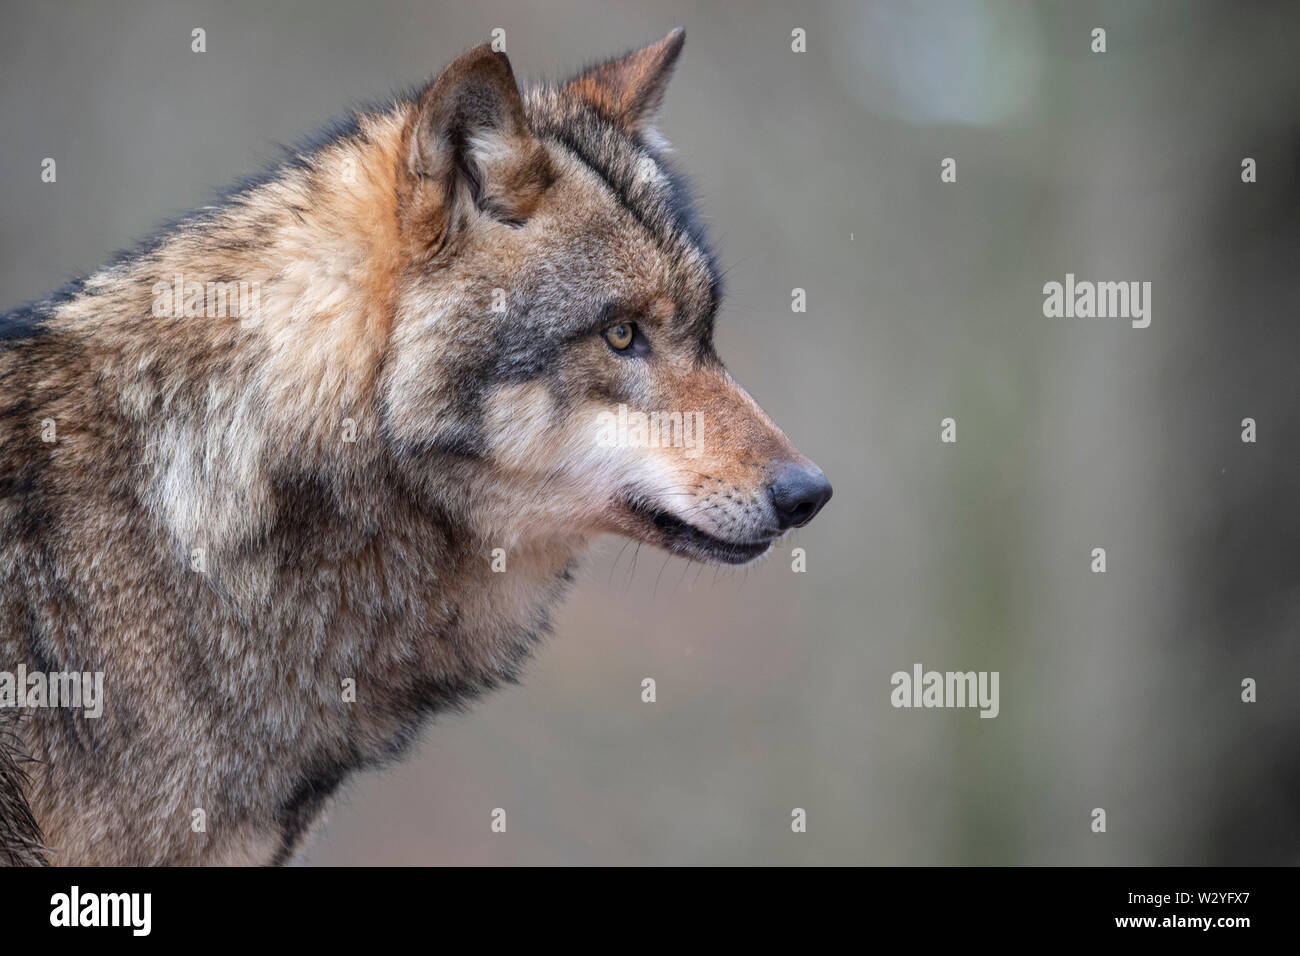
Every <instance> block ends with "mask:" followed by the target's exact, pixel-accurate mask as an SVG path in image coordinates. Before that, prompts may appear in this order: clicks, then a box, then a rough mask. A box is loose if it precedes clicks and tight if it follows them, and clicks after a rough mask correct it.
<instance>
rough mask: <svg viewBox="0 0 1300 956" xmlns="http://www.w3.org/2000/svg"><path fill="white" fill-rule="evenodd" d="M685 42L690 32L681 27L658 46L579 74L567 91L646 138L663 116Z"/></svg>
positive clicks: (572, 80) (566, 85)
mask: <svg viewBox="0 0 1300 956" xmlns="http://www.w3.org/2000/svg"><path fill="white" fill-rule="evenodd" d="M685 42H686V31H685V30H683V29H681V28H680V27H679V28H677V29H676V30H674V31H673V32H672V33H670V34H668V36H666V37H664V38H663V39H662V40H660V41H659V42H658V43H652V44H651V45H650V46H648V47H644V48H642V49H640V50H637V51H636V52H635V53H629V54H628V55H627V56H623V57H619V58H618V59H615V60H608V61H606V62H604V63H601V64H599V65H598V66H593V67H592V68H591V69H589V70H586V71H584V72H582V73H580V74H578V75H577V76H575V77H574V78H573V79H571V80H570V81H569V82H568V83H567V84H565V89H566V90H568V91H569V92H572V93H576V94H577V95H578V96H580V97H582V99H584V100H586V101H587V102H588V103H589V104H591V106H593V107H594V108H595V110H596V112H598V113H600V114H601V115H602V116H604V117H605V118H606V119H607V120H609V121H611V122H613V123H615V124H617V125H619V126H621V127H623V129H625V130H627V131H628V132H629V133H631V134H633V135H634V136H639V135H642V134H645V133H647V132H649V131H650V127H651V124H653V123H654V119H655V114H656V113H658V112H659V105H660V104H661V103H662V102H663V99H664V90H665V89H666V88H667V86H668V78H669V77H670V76H672V75H673V67H674V66H675V65H676V64H677V57H678V56H679V55H680V54H681V52H682V45H683V44H684V43H685Z"/></svg>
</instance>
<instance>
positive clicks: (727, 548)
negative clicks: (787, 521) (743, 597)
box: [628, 501, 773, 564]
mask: <svg viewBox="0 0 1300 956" xmlns="http://www.w3.org/2000/svg"><path fill="white" fill-rule="evenodd" d="M628 508H629V509H631V511H632V512H633V513H634V514H636V515H638V516H640V517H642V518H644V519H645V520H646V521H648V522H650V523H651V524H653V525H654V526H655V528H657V529H658V530H659V532H660V534H662V535H663V544H664V546H665V547H667V548H668V550H670V551H672V552H674V553H675V554H680V555H682V556H683V557H687V558H696V559H698V560H703V561H719V562H721V563H723V564H744V563H746V562H747V561H753V560H754V559H755V558H757V557H759V556H760V555H763V554H766V553H767V550H768V548H770V547H771V546H772V540H773V539H772V538H763V539H762V540H760V541H727V540H725V539H723V538H716V537H714V536H713V535H711V534H709V533H708V532H705V531H701V530H700V529H699V528H697V527H695V526H694V525H693V524H690V523H688V522H686V521H683V520H682V519H681V518H678V517H677V516H676V515H674V514H670V513H669V512H667V511H662V510H660V509H658V508H652V507H649V506H647V505H643V504H641V503H639V502H631V501H630V502H628Z"/></svg>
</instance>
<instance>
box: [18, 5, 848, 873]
mask: <svg viewBox="0 0 1300 956" xmlns="http://www.w3.org/2000/svg"><path fill="white" fill-rule="evenodd" d="M683 42H684V34H683V33H682V31H680V30H677V31H674V32H672V33H670V34H669V35H668V36H667V37H665V38H664V39H663V40H661V41H659V42H657V43H655V44H652V45H650V46H647V47H644V48H642V49H638V50H635V51H634V52H632V53H629V54H627V55H625V56H622V57H618V58H615V59H611V60H608V61H606V62H603V63H600V64H598V65H596V66H593V67H591V68H589V69H585V70H583V71H582V72H580V73H579V74H578V75H577V76H575V77H573V78H572V79H570V80H568V81H566V82H559V83H538V84H534V85H531V86H529V87H527V88H526V89H525V90H524V91H522V92H521V89H520V86H519V84H518V82H517V81H516V79H515V77H514V74H513V71H512V69H511V66H510V63H509V60H508V59H507V57H506V56H505V54H504V53H500V52H495V51H493V50H492V49H491V48H490V47H489V46H486V45H485V46H480V47H478V48H475V49H472V50H470V51H469V52H467V53H465V54H463V55H462V56H460V57H459V58H458V59H456V60H455V61H454V62H452V63H451V64H450V65H449V66H448V67H446V68H445V70H443V72H442V73H440V74H439V75H438V76H437V77H436V78H435V79H434V80H432V81H431V82H429V83H427V84H425V85H424V86H422V87H419V88H417V89H415V90H413V91H411V92H410V93H409V94H407V95H401V96H398V97H396V98H394V99H393V100H392V101H390V102H388V103H385V104H382V105H380V106H374V107H366V108H362V109H356V110H354V111H352V113H351V114H349V116H348V118H347V119H346V120H345V121H343V122H341V123H339V124H336V125H335V126H334V127H332V128H331V129H330V130H328V131H327V132H326V133H325V134H323V135H321V136H319V137H317V138H316V139H315V140H313V141H312V142H310V143H309V144H306V145H303V146H301V147H299V148H297V149H294V150H290V151H289V152H288V153H287V154H286V156H285V158H284V159H283V160H282V161H280V162H279V163H277V164H276V165H274V166H273V167H272V168H271V169H270V170H268V171H267V172H266V173H265V174H264V175H262V176H260V177H258V178H257V179H254V180H250V181H246V182H244V183H241V184H240V185H239V186H237V187H236V188H235V189H234V190H233V191H231V192H230V193H228V194H227V195H226V196H225V197H224V198H223V199H222V200H221V201H220V202H219V203H217V204H216V205H214V206H211V207H205V208H204V209H202V210H200V211H199V212H197V213H195V214H193V215H191V216H189V217H186V218H185V219H183V220H181V221H180V222H178V223H176V224H175V225H173V226H172V227H170V228H168V229H166V230H165V231H163V232H162V233H161V234H160V235H159V236H157V237H156V238H154V239H153V240H150V241H148V242H146V243H144V244H143V245H141V246H139V247H137V248H136V249H134V250H133V251H131V252H129V253H127V254H125V255H122V256H120V257H119V258H117V259H115V260H114V261H112V262H110V263H109V264H108V265H106V266H104V267H103V268H101V269H100V270H98V271H96V272H94V273H93V274H91V275H90V276H88V277H86V278H84V279H80V280H77V281H75V282H73V283H72V284H70V285H69V286H67V287H66V288H64V289H62V290H60V291H59V292H58V293H56V294H54V295H51V296H50V297H48V298H46V299H44V300H42V301H40V302H37V303H34V304H32V305H30V306H28V307H25V308H23V309H20V310H18V311H16V312H11V313H9V314H7V315H5V316H4V317H3V319H0V339H2V340H3V341H0V670H7V671H9V672H14V671H15V670H16V668H17V667H18V666H19V665H22V666H23V667H24V668H25V670H26V672H28V673H48V674H55V673H59V674H77V673H85V674H92V673H101V672H102V674H103V702H102V708H103V712H102V715H101V716H100V717H99V718H97V719H88V718H87V717H86V716H85V715H84V714H81V713H78V712H76V711H75V710H72V709H68V708H54V707H40V706H29V707H26V708H22V707H19V708H10V709H5V708H0V858H3V859H4V860H6V861H7V862H10V863H30V864H40V863H49V864H95V865H191V864H226V865H249V864H280V863H284V862H286V861H288V860H290V859H291V858H292V857H293V856H294V854H295V853H296V852H297V851H298V849H299V847H300V846H301V844H302V842H303V840H304V837H305V835H306V834H307V833H308V832H309V829H310V828H311V827H312V825H313V823H314V821H316V820H317V818H318V817H319V816H320V814H321V812H322V810H323V809H324V807H325V805H326V803H327V801H328V799H329V798H330V796H331V794H332V793H333V792H334V791H335V790H336V788H337V787H338V786H339V784H340V783H341V782H342V781H343V780H344V779H345V778H347V777H348V776H349V775H350V774H352V773H353V772H354V771H357V770H359V769H361V768H366V767H373V766H376V765H379V764H382V763H384V762H386V761H389V760H391V759H394V758H396V757H397V756H399V755H401V754H402V753H403V751H404V750H405V749H407V748H408V745H409V744H410V742H411V741H412V739H413V738H414V737H415V735H416V733H417V731H418V730H419V728H420V727H421V724H422V722H423V721H424V720H425V719H426V718H427V717H428V716H429V715H431V714H436V713H438V712H440V711H445V710H447V709H449V708H452V709H457V708H462V707H464V706H465V705H466V704H467V703H468V702H469V701H470V700H472V699H473V698H475V697H476V696H478V695H480V694H482V693H483V692H485V691H487V690H489V689H492V688H495V687H498V686H499V685H501V684H503V683H507V682H513V681H516V680H517V679H518V676H519V673H520V668H521V665H522V664H523V662H524V661H525V659H526V658H527V657H528V656H529V654H530V653H531V652H532V651H533V650H534V648H535V645H536V644H537V643H538V640H539V638H540V637H541V636H542V635H543V634H545V633H547V631H548V627H549V625H548V614H549V612H550V611H551V609H553V607H554V606H555V604H556V602H557V601H558V600H559V599H560V598H561V596H562V594H563V592H564V591H565V589H566V586H567V585H568V584H569V582H570V581H571V580H572V578H573V574H574V569H575V566H576V564H577V562H578V561H579V559H580V557H581V555H582V553H583V551H584V549H585V548H586V547H587V546H588V544H589V542H591V541H592V540H593V538H595V537H597V536H599V535H602V534H616V535H622V536H626V537H628V538H630V539H634V540H636V541H639V542H646V543H649V544H652V545H657V546H659V547H661V548H663V549H666V550H667V551H669V552H671V553H672V554H676V555H680V556H682V557H684V558H688V559H693V560H696V561H700V562H715V563H724V564H742V563H745V562H750V561H754V560H756V559H758V558H759V557H761V556H762V555H763V554H765V553H766V552H768V551H769V550H770V549H771V548H772V547H773V542H774V541H776V540H777V539H778V538H779V537H780V536H781V535H782V534H784V533H785V532H786V531H788V530H789V529H791V528H795V527H799V526H802V525H804V524H807V522H808V521H810V520H811V519H812V517H813V516H814V515H815V514H816V513H817V512H818V510H819V509H820V508H821V507H822V506H823V505H824V504H825V503H826V501H827V500H828V499H829V498H830V496H831V486H830V484H829V482H828V481H827V479H826V476H825V475H824V474H823V473H822V472H821V470H820V469H818V468H817V467H816V465H814V464H813V463H812V462H811V461H810V460H809V459H807V458H805V457H804V456H803V455H801V454H800V453H799V452H798V451H796V450H795V448H794V447H792V445H791V444H790V442H789V440H788V439H787V438H786V437H785V436H784V434H782V432H781V431H780V429H778V428H777V427H776V425H775V424H773V422H772V421H771V420H770V419H769V418H768V417H767V416H766V415H765V414H764V413H763V411H762V410H761V409H760V408H759V406H758V405H757V404H756V403H755V402H754V400H753V399H752V398H750V396H749V395H748V394H747V393H746V392H745V391H744V390H743V389H742V388H741V387H740V385H738V384H737V382H736V381H735V380H734V379H733V378H732V377H731V376H730V375H729V374H728V372H727V371H726V369H725V368H724V366H723V364H722V362H721V361H720V359H719V357H718V355H717V353H716V351H715V348H714V342H713V326H714V319H715V316H716V315H717V312H718V309H719V305H720V301H721V283H720V281H719V271H718V267H717V264H716V261H715V258H714V256H713V254H712V253H711V252H710V249H709V246H708V245H707V242H706V238H705V235H704V232H703V230H702V228H701V227H700V225H699V220H698V218H697V216H696V214H695V213H694V212H693V211H692V205H691V201H690V198H689V195H688V191H687V188H686V186H685V185H684V183H683V181H682V180H681V178H680V177H679V176H678V175H677V174H676V173H675V172H674V171H673V169H672V168H671V167H670V166H669V164H668V162H667V160H666V159H665V150H666V146H665V143H664V141H663V140H662V139H661V138H660V136H659V135H658V133H657V132H656V130H655V121H656V116H657V112H658V109H659V107H660V105H661V102H662V100H663V96H664V91H665V86H666V84H667V81H668V78H669V76H670V74H671V73H672V71H673V68H674V65H675V63H676V61H677V59H678V56H679V54H680V52H681V50H682V45H683ZM227 293H228V294H227ZM620 406H626V407H627V409H632V410H636V412H637V413H638V414H644V413H646V412H662V413H664V414H665V416H666V417H664V418H663V419H661V420H662V421H667V422H669V423H670V425H669V429H670V430H671V423H673V422H675V421H676V420H677V419H676V418H674V417H672V416H673V415H674V413H677V412H681V413H683V414H687V413H689V414H691V415H693V416H694V417H693V418H692V419H691V421H692V422H694V423H696V427H695V431H696V432H697V433H696V434H694V435H693V436H692V443H691V444H692V447H691V449H690V451H691V452H692V454H691V455H689V456H688V455H687V454H685V452H686V451H687V449H686V448H685V447H684V445H683V443H682V442H679V441H676V440H675V439H674V437H673V436H671V435H667V436H665V435H660V436H658V440H657V441H653V442H650V441H639V440H634V439H633V438H628V439H626V440H620V441H597V440H596V438H595V432H596V430H597V428H598V424H597V423H598V422H599V421H600V420H601V417H602V415H603V416H605V417H606V418H608V416H609V414H610V413H611V411H612V410H614V409H617V408H619V407H620ZM625 413H626V410H625ZM19 690H20V691H21V688H20V689H19ZM27 700H28V702H29V703H30V697H28V698H27Z"/></svg>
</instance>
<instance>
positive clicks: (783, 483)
mask: <svg viewBox="0 0 1300 956" xmlns="http://www.w3.org/2000/svg"><path fill="white" fill-rule="evenodd" d="M767 494H768V497H770V498H771V499H772V507H773V508H774V509H776V520H777V522H778V523H779V524H780V526H781V530H782V531H784V530H785V529H786V528H802V527H803V526H804V525H806V524H807V523H808V522H809V521H812V519H813V518H814V517H815V516H816V514H817V512H819V511H821V510H822V505H824V504H826V502H828V501H830V500H831V483H830V482H829V481H827V480H826V476H825V475H823V474H822V470H821V469H820V468H818V467H817V466H816V465H810V466H808V467H807V468H804V467H803V466H802V465H796V464H794V463H793V462H790V463H788V464H785V465H781V466H780V467H779V468H778V470H777V473H776V480H775V481H773V482H772V483H771V484H770V485H768V487H767Z"/></svg>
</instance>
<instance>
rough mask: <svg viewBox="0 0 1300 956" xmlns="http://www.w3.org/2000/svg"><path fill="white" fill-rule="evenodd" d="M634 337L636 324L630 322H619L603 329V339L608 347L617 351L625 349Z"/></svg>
mask: <svg viewBox="0 0 1300 956" xmlns="http://www.w3.org/2000/svg"><path fill="white" fill-rule="evenodd" d="M635 338H636V326H635V325H633V324H632V323H631V322H620V323H619V324H618V325H614V326H610V327H609V328H608V329H606V330H605V341H606V342H608V343H609V347H610V348H612V349H614V350H615V351H618V352H622V351H624V350H625V349H627V348H628V347H629V346H630V345H631V344H632V340H633V339H635Z"/></svg>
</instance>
